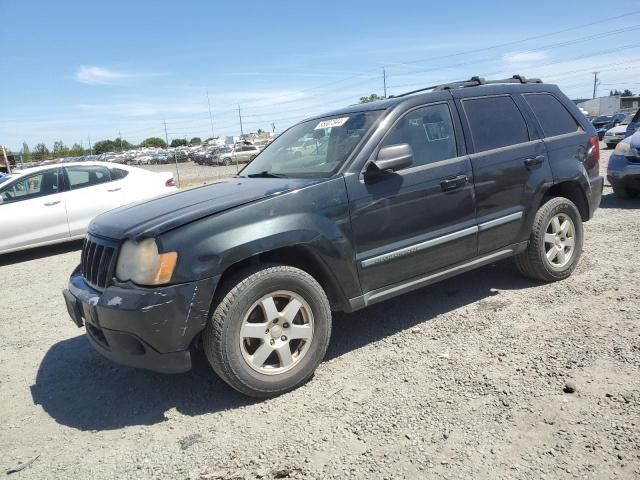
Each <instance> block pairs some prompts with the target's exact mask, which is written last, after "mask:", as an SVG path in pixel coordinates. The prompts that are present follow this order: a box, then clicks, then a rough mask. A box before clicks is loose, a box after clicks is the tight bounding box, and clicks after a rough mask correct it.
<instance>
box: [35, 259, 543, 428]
mask: <svg viewBox="0 0 640 480" xmlns="http://www.w3.org/2000/svg"><path fill="white" fill-rule="evenodd" d="M536 285H537V284H536V283H535V282H532V281H530V280H527V279H525V278H523V277H521V276H519V275H518V274H517V273H516V272H515V271H514V268H513V267H512V264H511V262H508V261H507V262H500V263H497V264H494V265H490V266H487V267H484V268H482V269H480V270H477V271H474V272H470V273H467V274H464V275H461V276H458V277H456V278H452V279H449V280H446V281H444V282H441V283H439V284H436V285H433V286H430V287H426V288H423V289H421V290H417V291H415V292H413V293H410V294H407V295H403V296H400V297H397V298H395V299H392V300H389V301H387V302H383V303H380V304H377V305H374V306H371V307H369V308H367V309H364V310H361V311H359V312H356V313H353V314H335V315H334V325H333V333H332V340H331V344H330V346H329V350H328V352H327V356H326V358H327V359H332V358H336V357H339V356H341V355H344V354H346V353H348V352H350V351H353V350H356V349H359V348H361V347H364V346H366V345H368V344H370V343H372V342H376V341H378V340H381V339H383V338H385V337H388V336H390V335H393V334H395V333H397V332H399V331H402V330H404V329H408V328H411V327H413V326H415V325H418V324H422V323H424V322H428V321H430V320H432V319H433V318H435V317H437V316H438V315H439V314H442V313H445V312H449V311H452V310H455V309H457V308H459V307H462V306H465V305H468V304H470V303H474V302H478V309H479V310H483V309H485V308H487V309H489V308H491V309H493V308H495V305H494V303H495V302H496V300H490V301H486V299H487V298H489V297H492V296H495V295H498V291H497V290H496V289H498V290H499V289H523V288H529V287H534V286H536ZM485 304H486V305H485ZM320 368H322V367H320ZM31 394H32V397H33V401H34V403H35V404H38V405H41V406H42V408H43V409H44V410H45V411H46V412H47V413H48V414H49V415H51V417H53V418H54V419H55V420H56V421H57V422H58V423H60V424H62V425H66V426H69V427H72V428H76V429H79V430H112V429H118V428H122V427H125V426H129V425H152V424H156V423H160V422H163V421H165V420H167V417H166V414H167V412H168V411H169V410H171V409H173V408H175V409H176V410H178V411H179V412H181V413H182V414H185V415H189V416H197V415H202V414H206V413H213V412H218V411H222V410H227V409H232V408H237V407H241V406H245V405H251V404H253V403H256V402H259V401H260V400H255V399H251V398H248V397H245V396H243V395H240V394H239V393H237V392H235V391H234V390H233V389H231V388H230V387H228V386H227V385H226V384H225V383H224V382H223V381H222V380H221V379H220V378H219V377H217V376H216V375H215V374H214V373H213V372H212V370H211V369H210V367H209V366H208V364H207V363H206V359H204V356H203V355H194V368H193V369H192V371H190V372H188V373H184V374H178V375H163V374H157V373H153V372H149V371H145V370H137V369H133V368H128V367H123V366H119V365H115V364H113V363H111V362H109V361H108V360H106V359H104V358H103V357H101V356H100V355H99V354H98V353H97V352H95V351H94V350H93V348H92V347H91V346H90V345H89V343H88V341H87V340H86V338H85V336H84V335H80V336H77V337H75V338H71V339H69V340H64V341H62V342H59V343H57V344H56V345H54V346H53V347H52V348H51V349H50V350H49V351H48V352H47V353H46V355H45V357H44V358H43V360H42V362H41V364H40V368H39V370H38V373H37V377H36V382H35V384H34V385H33V386H32V387H31Z"/></svg>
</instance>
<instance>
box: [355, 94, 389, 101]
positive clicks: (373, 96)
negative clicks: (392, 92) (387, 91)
mask: <svg viewBox="0 0 640 480" xmlns="http://www.w3.org/2000/svg"><path fill="white" fill-rule="evenodd" d="M384 99H385V97H381V96H380V95H378V94H377V93H372V94H371V95H369V96H368V97H360V102H359V103H371V102H379V101H380V100H384Z"/></svg>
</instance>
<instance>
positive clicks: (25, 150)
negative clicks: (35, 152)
mask: <svg viewBox="0 0 640 480" xmlns="http://www.w3.org/2000/svg"><path fill="white" fill-rule="evenodd" d="M31 160H33V157H32V156H31V152H30V151H29V145H27V142H22V161H23V162H30V161H31Z"/></svg>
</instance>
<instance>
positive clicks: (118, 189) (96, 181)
mask: <svg viewBox="0 0 640 480" xmlns="http://www.w3.org/2000/svg"><path fill="white" fill-rule="evenodd" d="M175 190H176V186H175V183H174V181H173V174H172V173H171V172H148V171H146V170H143V169H141V168H135V167H129V166H126V165H113V164H110V163H105V162H77V163H64V164H57V165H47V166H43V167H34V168H28V169H25V170H22V171H20V172H16V173H12V174H11V175H7V176H2V177H0V253H8V252H13V251H16V250H23V249H26V248H32V247H39V246H43V245H50V244H53V243H60V242H66V241H69V240H75V239H79V238H83V237H84V235H85V233H86V231H87V227H88V226H89V222H91V220H92V219H93V218H94V217H95V216H96V215H99V214H100V213H103V212H106V211H107V210H111V209H113V208H116V207H119V206H122V205H126V204H128V203H131V202H135V201H138V200H144V199H147V198H151V197H156V196H158V195H162V194H164V193H169V192H172V191H175Z"/></svg>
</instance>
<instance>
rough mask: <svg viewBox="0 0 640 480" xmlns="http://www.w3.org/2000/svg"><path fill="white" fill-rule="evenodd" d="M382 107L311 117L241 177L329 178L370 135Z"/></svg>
mask: <svg viewBox="0 0 640 480" xmlns="http://www.w3.org/2000/svg"><path fill="white" fill-rule="evenodd" d="M381 113H382V111H381V110H377V111H370V112H357V113H350V114H344V115H339V116H333V117H325V118H319V119H316V120H309V121H307V122H302V123H299V124H297V125H294V126H293V127H291V128H290V129H289V130H287V131H286V132H284V133H283V134H282V135H280V136H279V137H278V138H276V139H275V140H274V141H273V142H272V143H271V144H269V146H267V147H266V148H265V149H264V150H263V151H262V153H260V154H259V155H258V156H257V157H256V158H255V160H253V162H251V163H250V164H249V165H247V166H246V167H245V168H244V169H243V170H242V172H240V176H243V177H245V176H274V177H327V176H329V175H331V174H332V173H333V172H334V171H336V170H337V169H338V168H339V167H340V166H341V165H342V164H343V163H344V162H345V161H346V160H347V158H349V155H351V153H352V152H353V151H354V150H355V148H356V147H357V146H358V144H359V143H360V141H361V140H362V139H363V138H364V137H365V135H367V134H368V132H369V131H370V130H371V128H372V127H373V125H374V124H375V122H376V120H377V119H378V117H380V114H381Z"/></svg>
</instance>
